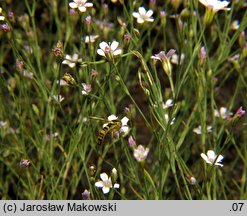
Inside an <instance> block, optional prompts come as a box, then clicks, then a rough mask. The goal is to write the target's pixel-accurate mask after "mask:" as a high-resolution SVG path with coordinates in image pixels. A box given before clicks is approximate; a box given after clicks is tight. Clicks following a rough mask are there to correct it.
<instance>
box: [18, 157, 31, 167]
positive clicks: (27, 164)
mask: <svg viewBox="0 0 247 216" xmlns="http://www.w3.org/2000/svg"><path fill="white" fill-rule="evenodd" d="M29 165H30V161H29V160H25V159H22V160H21V162H20V166H22V167H29Z"/></svg>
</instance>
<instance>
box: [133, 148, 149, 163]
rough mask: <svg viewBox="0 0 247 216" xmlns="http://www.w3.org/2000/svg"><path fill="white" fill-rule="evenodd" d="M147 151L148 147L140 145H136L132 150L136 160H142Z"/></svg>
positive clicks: (145, 156)
mask: <svg viewBox="0 0 247 216" xmlns="http://www.w3.org/2000/svg"><path fill="white" fill-rule="evenodd" d="M148 153H149V148H144V147H143V146H142V145H138V147H137V148H136V149H135V150H134V158H135V159H136V160H137V161H144V160H145V159H146V158H147V156H148Z"/></svg>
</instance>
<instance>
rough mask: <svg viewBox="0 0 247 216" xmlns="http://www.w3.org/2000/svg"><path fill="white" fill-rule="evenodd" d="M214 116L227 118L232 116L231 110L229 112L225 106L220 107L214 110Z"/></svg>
mask: <svg viewBox="0 0 247 216" xmlns="http://www.w3.org/2000/svg"><path fill="white" fill-rule="evenodd" d="M214 116H216V117H221V118H223V119H227V118H229V117H231V116H232V112H230V111H229V110H228V109H227V108H226V107H221V108H220V111H218V110H214Z"/></svg>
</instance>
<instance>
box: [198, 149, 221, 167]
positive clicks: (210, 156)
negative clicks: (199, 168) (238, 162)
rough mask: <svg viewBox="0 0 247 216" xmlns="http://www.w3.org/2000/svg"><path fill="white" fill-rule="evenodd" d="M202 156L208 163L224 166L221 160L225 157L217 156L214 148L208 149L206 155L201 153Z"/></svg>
mask: <svg viewBox="0 0 247 216" xmlns="http://www.w3.org/2000/svg"><path fill="white" fill-rule="evenodd" d="M201 157H202V158H203V160H205V161H206V163H208V164H212V165H215V166H221V167H223V164H221V161H222V160H223V158H224V157H223V156H222V155H219V156H217V155H216V154H215V153H214V151H213V150H208V151H207V155H205V154H204V153H201Z"/></svg>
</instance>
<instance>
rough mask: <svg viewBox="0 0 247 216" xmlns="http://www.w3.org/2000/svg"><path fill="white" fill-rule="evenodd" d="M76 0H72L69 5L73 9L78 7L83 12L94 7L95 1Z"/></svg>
mask: <svg viewBox="0 0 247 216" xmlns="http://www.w3.org/2000/svg"><path fill="white" fill-rule="evenodd" d="M73 1H74V2H70V3H69V6H70V7H71V8H73V9H76V8H78V9H79V11H81V12H82V13H83V12H85V11H86V10H87V8H89V7H93V3H91V2H87V0H73Z"/></svg>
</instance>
